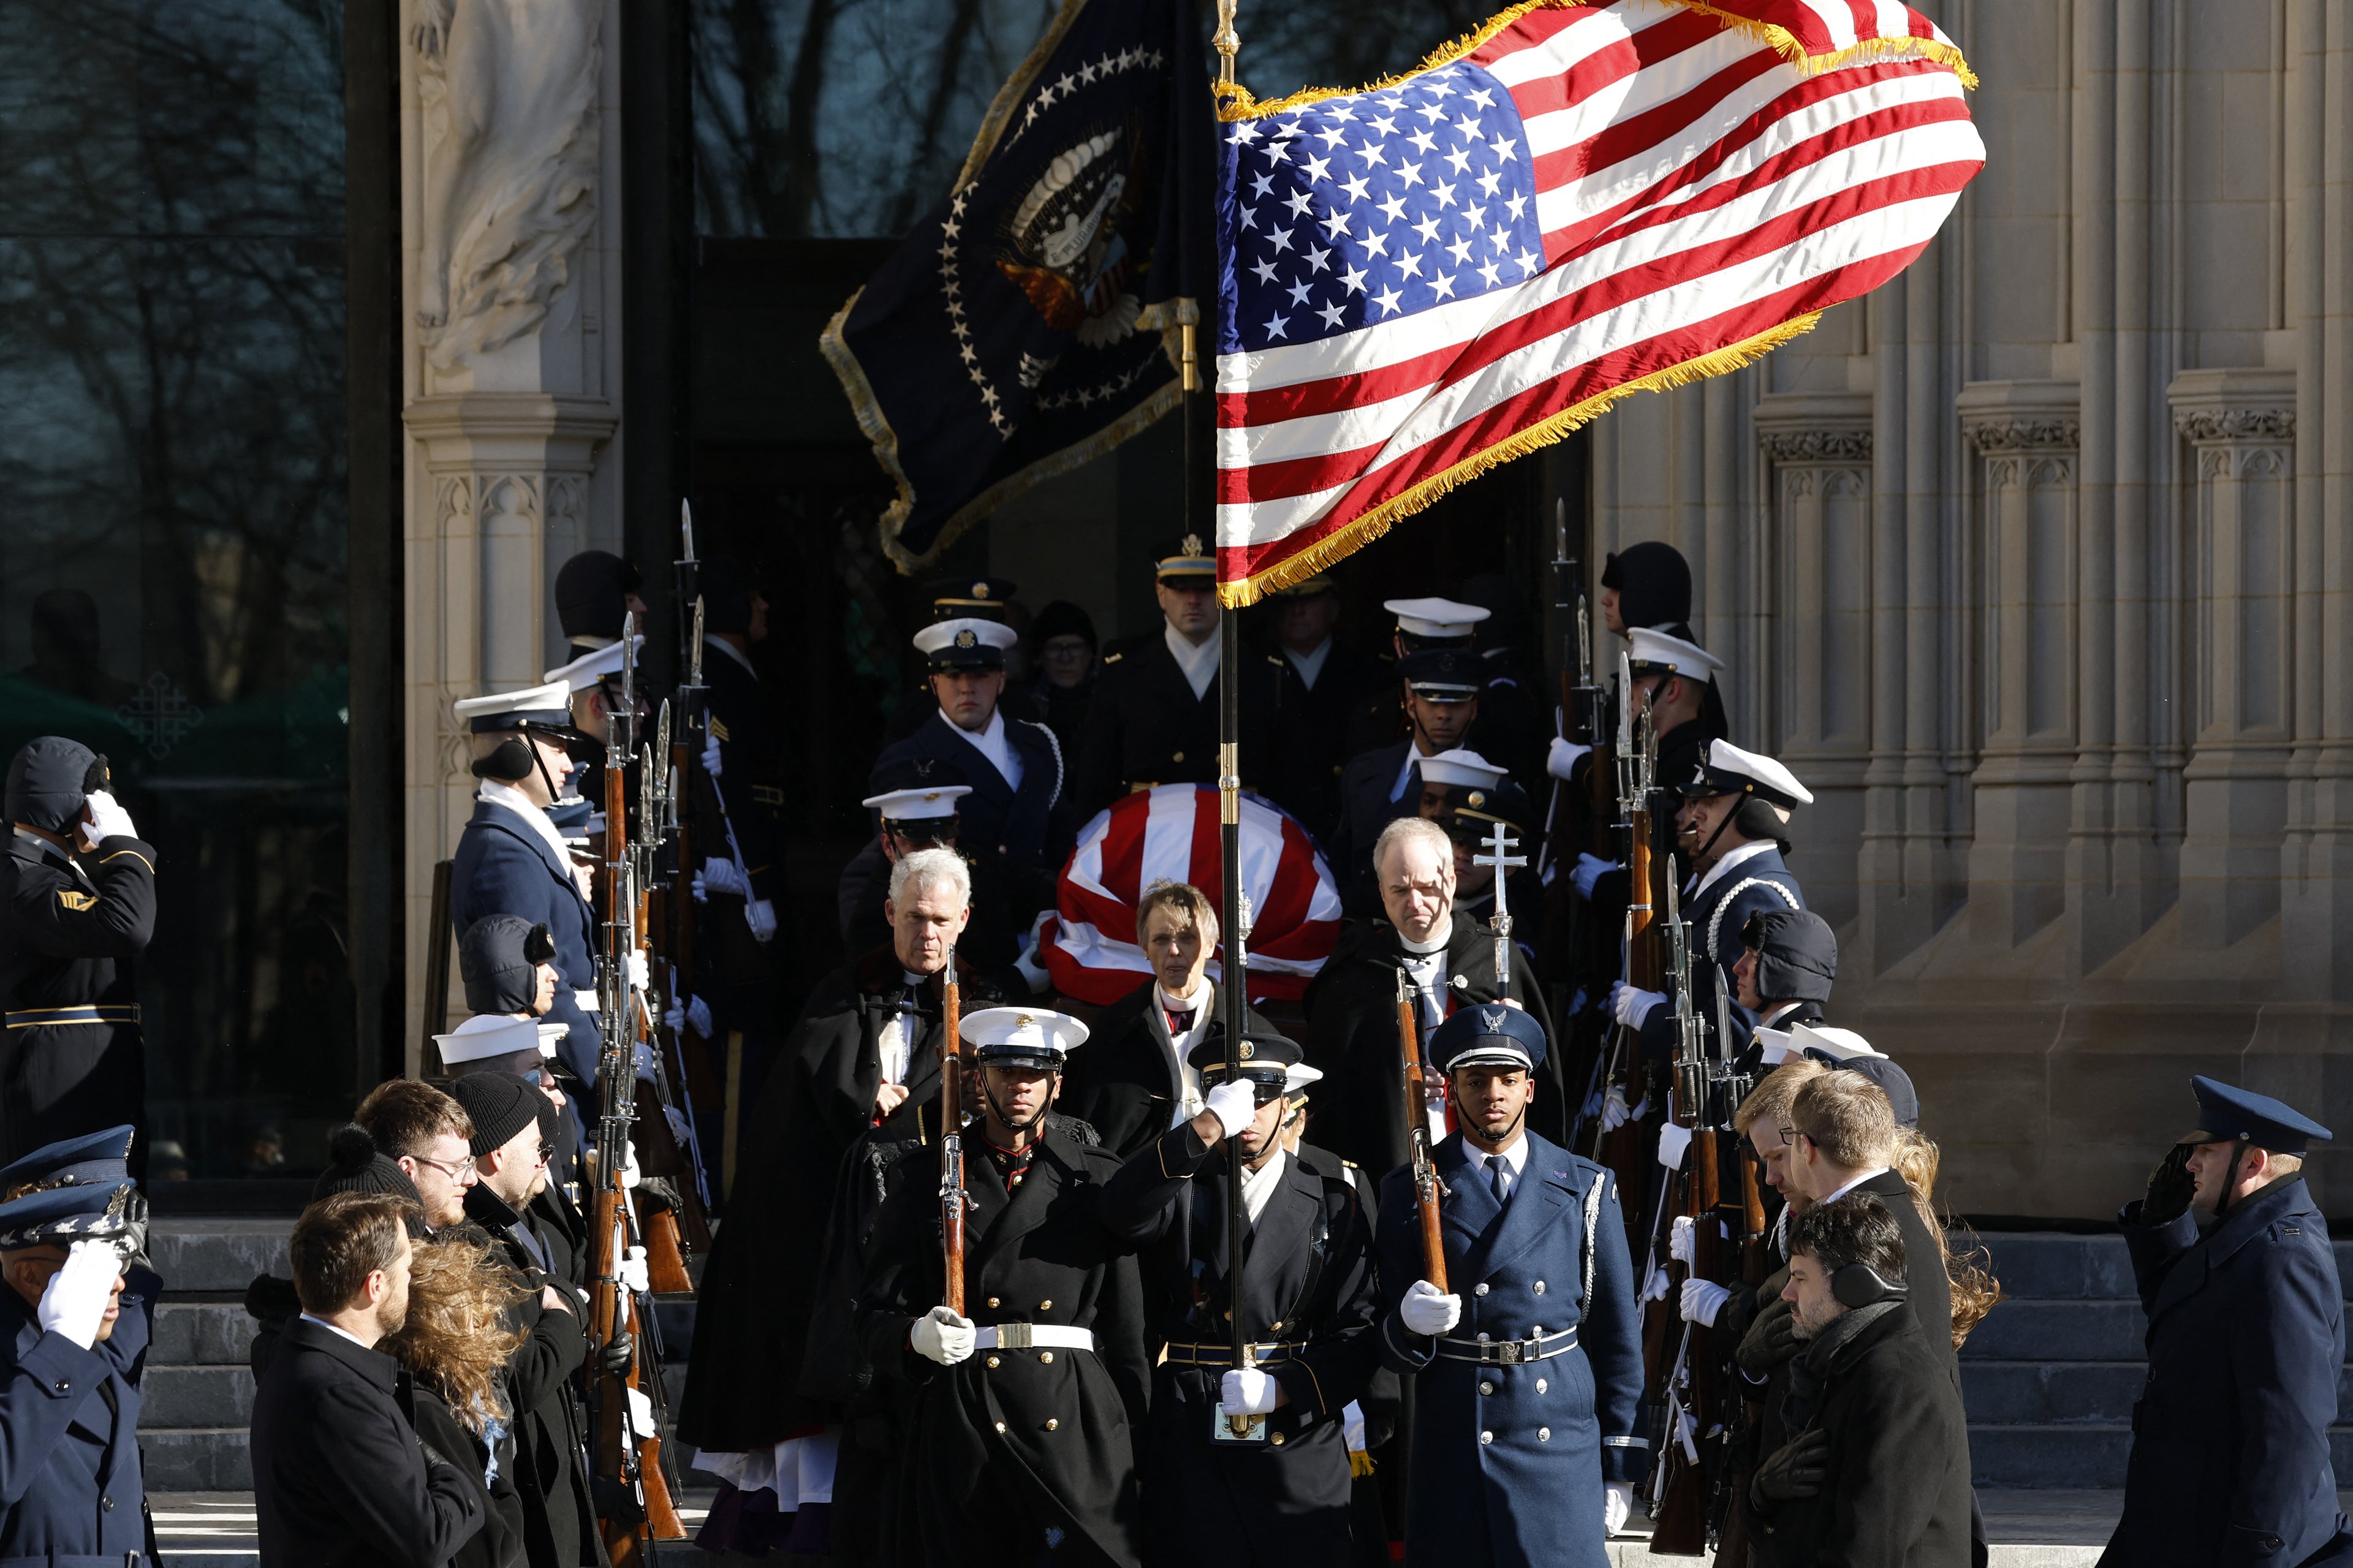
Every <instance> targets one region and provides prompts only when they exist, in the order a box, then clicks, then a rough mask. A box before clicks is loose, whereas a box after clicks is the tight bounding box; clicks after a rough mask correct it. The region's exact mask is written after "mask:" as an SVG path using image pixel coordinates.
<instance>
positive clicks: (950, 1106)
mask: <svg viewBox="0 0 2353 1568" xmlns="http://www.w3.org/2000/svg"><path fill="white" fill-rule="evenodd" d="M940 981H941V984H940V996H941V1006H940V1261H941V1263H942V1264H943V1265H944V1268H945V1273H946V1279H947V1287H946V1289H945V1291H944V1301H945V1303H946V1305H947V1309H948V1310H949V1311H951V1312H954V1313H955V1314H957V1315H958V1316H959V1317H961V1316H962V1315H963V1314H964V1212H965V1195H964V1036H963V1033H962V1031H963V1027H964V988H963V987H962V986H960V985H958V984H956V971H955V949H954V948H950V949H949V950H948V962H947V966H946V968H944V969H943V970H942V971H941V972H940Z"/></svg>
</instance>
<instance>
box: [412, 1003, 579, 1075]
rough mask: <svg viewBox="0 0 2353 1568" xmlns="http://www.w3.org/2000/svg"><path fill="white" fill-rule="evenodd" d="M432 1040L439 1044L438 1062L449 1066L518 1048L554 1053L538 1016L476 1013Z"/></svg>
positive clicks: (509, 1053)
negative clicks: (520, 1016) (439, 1060)
mask: <svg viewBox="0 0 2353 1568" xmlns="http://www.w3.org/2000/svg"><path fill="white" fill-rule="evenodd" d="M433 1043H434V1044H435V1045H437V1046H439V1047H441V1065H442V1066H443V1067H452V1068H453V1067H459V1066H461V1065H463V1064H464V1063H467V1062H478V1061H480V1060H481V1059H482V1058H484V1057H511V1056H513V1055H514V1054H515V1053H517V1052H518V1051H537V1052H538V1053H539V1054H540V1055H541V1056H543V1057H552V1056H554V1054H555V1047H554V1045H553V1044H552V1043H550V1042H549V1040H548V1038H547V1037H546V1036H545V1035H544V1034H543V1033H542V1032H541V1028H540V1022H539V1020H538V1019H536V1018H518V1017H515V1016H513V1015H512V1014H509V1013H477V1014H475V1015H474V1016H472V1017H470V1018H469V1019H467V1020H466V1021H465V1022H464V1023H462V1024H460V1025H459V1026H457V1027H456V1028H455V1029H452V1030H450V1031H449V1033H448V1034H446V1035H436V1036H434V1037H433Z"/></svg>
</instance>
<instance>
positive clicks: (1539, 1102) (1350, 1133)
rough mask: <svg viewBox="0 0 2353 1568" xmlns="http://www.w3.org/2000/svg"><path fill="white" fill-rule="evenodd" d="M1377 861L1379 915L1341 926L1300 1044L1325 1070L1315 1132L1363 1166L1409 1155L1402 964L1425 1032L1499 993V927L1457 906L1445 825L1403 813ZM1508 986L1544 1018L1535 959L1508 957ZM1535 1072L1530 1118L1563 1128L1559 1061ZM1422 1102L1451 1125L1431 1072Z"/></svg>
mask: <svg viewBox="0 0 2353 1568" xmlns="http://www.w3.org/2000/svg"><path fill="white" fill-rule="evenodd" d="M1373 860H1374V864H1375V866H1376V868H1377V873H1378V878H1379V886H1380V897H1381V911H1382V914H1383V916H1384V917H1385V918H1384V919H1383V920H1381V921H1377V922H1369V923H1367V924H1365V925H1362V926H1357V927H1354V928H1352V929H1351V930H1349V931H1347V932H1346V933H1345V934H1344V935H1343V937H1342V939H1341V942H1340V945H1339V946H1338V947H1337V948H1336V949H1335V950H1334V952H1333V953H1332V956H1331V957H1330V958H1329V959H1327V960H1325V961H1324V968H1323V970H1322V971H1321V972H1320V973H1318V974H1317V975H1316V976H1315V978H1314V980H1313V981H1312V982H1310V983H1309V984H1308V987H1307V995H1306V997H1305V1005H1306V1011H1307V1037H1306V1039H1305V1040H1304V1041H1303V1044H1304V1045H1305V1046H1306V1047H1307V1059H1308V1061H1309V1062H1310V1063H1311V1064H1312V1065H1313V1066H1314V1068H1316V1069H1317V1070H1318V1071H1320V1072H1322V1073H1323V1074H1324V1087H1323V1091H1322V1092H1321V1093H1320V1094H1319V1095H1318V1096H1317V1097H1316V1114H1315V1137H1316V1142H1319V1143H1321V1144H1323V1145H1324V1147H1325V1148H1327V1149H1330V1150H1331V1151H1332V1152H1335V1153H1336V1154H1338V1155H1340V1156H1341V1157H1343V1158H1344V1159H1346V1160H1348V1161H1351V1162H1352V1163H1356V1164H1357V1165H1359V1166H1361V1167H1363V1168H1364V1169H1365V1170H1366V1171H1379V1172H1384V1173H1386V1172H1388V1171H1390V1170H1393V1169H1395V1168H1396V1167H1397V1166H1398V1165H1399V1164H1402V1163H1404V1161H1405V1158H1406V1153H1407V1144H1406V1125H1405V1115H1404V1112H1403V1110H1402V1108H1401V1107H1400V1105H1399V1104H1398V1101H1399V1100H1400V1098H1401V1096H1400V1094H1399V1091H1398V1061H1399V1058H1398V1048H1399V1045H1400V1042H1399V1041H1398V973H1399V972H1400V971H1402V972H1403V973H1404V975H1405V981H1406V984H1407V985H1408V987H1409V989H1410V991H1411V992H1412V994H1413V997H1414V1005H1415V1010H1416V1014H1417V1016H1419V1019H1420V1021H1421V1031H1422V1038H1423V1039H1425V1040H1426V1039H1428V1038H1429V1037H1430V1031H1432V1030H1434V1029H1436V1028H1437V1027H1438V1026H1439V1025H1440V1024H1441V1023H1443V1022H1444V1021H1445V1020H1446V1019H1447V1018H1449V1017H1451V1016H1453V1015H1455V1014H1456V1013H1459V1012H1461V1010H1462V1009H1463V1008H1465V1007H1469V1006H1472V1005H1476V1004H1479V1003H1490V1002H1495V1001H1499V1000H1501V997H1499V996H1498V994H1497V987H1496V984H1495V938H1494V933H1493V931H1488V930H1487V929H1485V928H1484V927H1482V926H1475V925H1472V923H1471V921H1470V920H1469V919H1468V918H1467V917H1465V916H1462V915H1461V914H1459V913H1458V912H1457V911H1456V910H1455V907H1454V899H1455V893H1456V887H1455V881H1454V844H1453V841H1452V840H1451V839H1450V838H1449V837H1447V836H1446V832H1445V829H1443V828H1441V827H1440V826H1439V825H1438V824H1437V823H1435V822H1430V821H1428V820H1425V819H1424V818H1421V817H1419V816H1409V817H1404V818H1401V819H1399V820H1398V821H1396V822H1393V823H1391V824H1389V826H1387V827H1386V828H1383V829H1382V830H1381V836H1380V837H1379V839H1378V840H1377V841H1376V842H1375V844H1374V846H1373ZM1510 994H1511V998H1512V1000H1514V1001H1515V1002H1517V1003H1519V1004H1521V1005H1523V1006H1525V1007H1527V1008H1528V1009H1530V1010H1531V1014H1532V1016H1535V1018H1536V1020H1537V1021H1538V1022H1539V1023H1541V1024H1545V1025H1546V1026H1549V1024H1550V1021H1551V1020H1550V1015H1549V1014H1548V1013H1547V1012H1546V1008H1545V1002H1544V991H1543V988H1542V986H1540V985H1539V984H1537V983H1536V980H1535V971H1534V969H1532V968H1531V967H1530V966H1528V965H1526V964H1525V963H1520V964H1514V966H1513V969H1512V984H1511V993H1510ZM1424 1059H1425V1060H1427V1059H1428V1058H1427V1053H1425V1056H1424ZM1537 1070H1538V1075H1539V1077H1540V1078H1541V1079H1542V1082H1541V1083H1539V1085H1538V1089H1539V1090H1540V1092H1539V1093H1538V1095H1537V1096H1536V1103H1535V1111H1534V1113H1533V1115H1534V1117H1535V1124H1536V1126H1537V1127H1538V1128H1539V1129H1540V1130H1547V1131H1550V1132H1555V1133H1557V1134H1558V1135H1559V1136H1560V1137H1566V1136H1567V1113H1568V1110H1569V1107H1568V1104H1567V1097H1566V1094H1565V1092H1564V1090H1563V1088H1562V1086H1561V1083H1560V1064H1559V1062H1558V1060H1557V1059H1556V1058H1552V1057H1546V1058H1544V1059H1543V1060H1541V1061H1540V1062H1539V1064H1538V1069H1537ZM1428 1110H1429V1114H1430V1116H1431V1118H1432V1119H1433V1127H1434V1133H1433V1135H1436V1134H1438V1133H1443V1132H1444V1131H1447V1126H1446V1118H1447V1116H1448V1114H1449V1112H1448V1109H1447V1106H1446V1103H1445V1100H1444V1097H1443V1094H1442V1092H1441V1091H1440V1089H1439V1087H1438V1085H1437V1082H1436V1079H1435V1075H1434V1074H1433V1075H1432V1079H1431V1083H1430V1103H1429V1107H1428ZM1556 1141H1557V1139H1556Z"/></svg>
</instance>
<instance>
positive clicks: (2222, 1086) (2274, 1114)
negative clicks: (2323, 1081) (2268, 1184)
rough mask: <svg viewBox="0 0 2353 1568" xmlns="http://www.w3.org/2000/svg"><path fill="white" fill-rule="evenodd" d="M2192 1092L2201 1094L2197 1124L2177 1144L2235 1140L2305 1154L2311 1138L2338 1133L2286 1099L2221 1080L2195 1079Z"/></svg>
mask: <svg viewBox="0 0 2353 1568" xmlns="http://www.w3.org/2000/svg"><path fill="white" fill-rule="evenodd" d="M2189 1092H2190V1093H2192V1094H2194V1095H2196V1096H2197V1097H2198V1125H2197V1126H2196V1127H2194V1128H2192V1129H2191V1130H2190V1131H2187V1132H2184V1133H2183V1134H2182V1135H2181V1136H2180V1137H2179V1138H2178V1139H2176V1140H2175V1142H2178V1143H2224V1142H2232V1141H2234V1140H2235V1141H2240V1142H2248V1143H2253V1145H2254V1146H2255V1147H2256V1148H2258V1149H2268V1150H2270V1151H2271V1152H2273V1153H2274V1154H2302V1153H2303V1152H2305V1150H2306V1147H2307V1146H2308V1144H2309V1143H2310V1141H2311V1140H2313V1139H2315V1138H2317V1139H2319V1140H2320V1141H2321V1142H2329V1141H2331V1140H2333V1139H2334V1138H2335V1137H2336V1136H2337V1134H2335V1133H2334V1132H2331V1131H2329V1130H2328V1129H2327V1128H2326V1127H2323V1126H2322V1125H2321V1124H2320V1123H2319V1122H2317V1121H2314V1120H2313V1119H2312V1118H2311V1117H2309V1116H2306V1114H2305V1113H2304V1112H2302V1111H2301V1110H2296V1109H2295V1107H2294V1106H2292V1105H2290V1104H2288V1103H2287V1102H2286V1101H2285V1100H2274V1099H2273V1098H2272V1097H2271V1096H2270V1095H2268V1094H2257V1093H2255V1092H2254V1091H2253V1090H2252V1089H2241V1088H2239V1087H2238V1086H2237V1085H2235V1084H2228V1083H2224V1082H2222V1081H2221V1079H2211V1078H2202V1077H2200V1078H2193V1079H2190V1080H2189Z"/></svg>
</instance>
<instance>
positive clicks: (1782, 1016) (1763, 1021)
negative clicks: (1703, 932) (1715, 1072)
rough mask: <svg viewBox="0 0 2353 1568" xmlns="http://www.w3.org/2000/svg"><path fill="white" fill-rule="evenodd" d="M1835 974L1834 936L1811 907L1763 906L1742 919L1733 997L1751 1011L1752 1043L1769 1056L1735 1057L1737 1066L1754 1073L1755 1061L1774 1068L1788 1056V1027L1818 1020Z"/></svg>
mask: <svg viewBox="0 0 2353 1568" xmlns="http://www.w3.org/2000/svg"><path fill="white" fill-rule="evenodd" d="M1837 978H1838V936H1837V934H1836V933H1835V932H1833V931H1831V925H1830V921H1826V920H1824V919H1822V917H1821V916H1820V915H1818V914H1816V913H1814V911H1813V910H1782V909H1761V910H1757V912H1756V913H1754V914H1752V915H1750V916H1749V917H1748V918H1747V920H1746V921H1743V922H1741V927H1740V958H1739V960H1738V962H1736V963H1734V964H1733V966H1732V983H1733V986H1734V991H1733V999H1734V1000H1735V1001H1736V1002H1738V1003H1739V1004H1740V1005H1741V1006H1742V1008H1744V1009H1745V1010H1746V1011H1747V1012H1749V1013H1751V1014H1753V1015H1755V1016H1756V1018H1757V1029H1756V1033H1755V1036H1754V1039H1755V1042H1756V1045H1757V1048H1758V1050H1759V1051H1760V1052H1763V1053H1767V1054H1769V1055H1770V1057H1771V1059H1770V1060H1767V1061H1763V1062H1761V1064H1760V1062H1759V1061H1758V1060H1757V1059H1756V1058H1751V1059H1750V1060H1748V1061H1746V1063H1739V1062H1736V1063H1735V1064H1734V1066H1735V1068H1736V1070H1737V1071H1740V1072H1742V1073H1746V1074H1753V1073H1754V1072H1755V1071H1756V1070H1757V1068H1758V1067H1759V1065H1762V1066H1763V1067H1766V1068H1776V1067H1778V1066H1780V1065H1781V1063H1782V1062H1783V1061H1785V1060H1787V1059H1788V1057H1789V1055H1790V1054H1791V1047H1790V1045H1789V1031H1790V1030H1792V1029H1794V1028H1796V1027H1797V1026H1799V1025H1800V1024H1819V1023H1820V1022H1821V1021H1822V1017H1823V1014H1822V1008H1823V1005H1825V1004H1826V1003H1828V1002H1829V1001H1830V999H1831V982H1832V981H1834V980H1836V979H1837Z"/></svg>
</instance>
